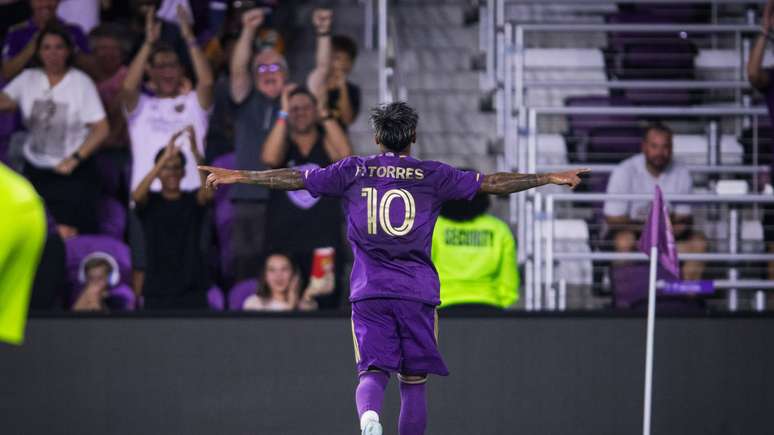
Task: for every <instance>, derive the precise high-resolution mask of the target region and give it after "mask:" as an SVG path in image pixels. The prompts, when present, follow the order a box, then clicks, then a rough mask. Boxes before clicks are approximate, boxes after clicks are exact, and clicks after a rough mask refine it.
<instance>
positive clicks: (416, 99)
mask: <svg viewBox="0 0 774 435" xmlns="http://www.w3.org/2000/svg"><path fill="white" fill-rule="evenodd" d="M408 97H409V100H410V104H411V106H412V107H414V108H415V109H416V110H417V111H418V112H419V114H420V116H421V115H422V114H423V113H425V112H441V111H443V112H450V113H475V112H477V111H478V110H479V109H478V107H479V98H480V93H479V91H478V90H473V91H462V90H456V89H455V90H453V91H436V90H418V89H413V90H411V93H410V94H409V95H408Z"/></svg>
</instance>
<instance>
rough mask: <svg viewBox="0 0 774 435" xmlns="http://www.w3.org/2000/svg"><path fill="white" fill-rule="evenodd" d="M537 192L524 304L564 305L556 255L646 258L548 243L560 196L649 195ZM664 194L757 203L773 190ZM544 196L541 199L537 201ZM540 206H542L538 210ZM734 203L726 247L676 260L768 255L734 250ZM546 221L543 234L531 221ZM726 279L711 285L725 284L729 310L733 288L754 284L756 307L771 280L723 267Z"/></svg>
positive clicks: (772, 200) (773, 200) (634, 197)
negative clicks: (565, 248) (742, 275)
mask: <svg viewBox="0 0 774 435" xmlns="http://www.w3.org/2000/svg"><path fill="white" fill-rule="evenodd" d="M542 197H543V195H541V194H537V195H536V197H535V199H536V202H535V206H534V214H533V219H532V221H533V225H534V229H533V231H534V235H533V237H532V239H533V243H534V247H533V259H532V260H530V261H528V262H527V264H526V266H525V267H527V268H531V270H532V272H531V274H530V275H531V276H532V277H533V279H532V280H530V282H528V283H525V306H526V309H527V310H541V309H544V307H545V309H548V310H556V309H560V310H562V309H564V307H565V306H566V290H565V287H566V286H565V285H564V284H563V283H560V282H557V280H556V279H555V276H554V270H555V262H556V261H559V260H565V261H566V260H590V261H616V260H619V261H620V260H626V261H646V260H647V257H646V255H645V254H644V253H640V252H632V253H619V252H557V251H556V250H555V247H554V241H555V239H554V232H555V227H554V226H555V222H556V213H555V210H556V204H557V203H560V202H567V203H573V202H604V201H610V200H627V201H650V200H652V195H648V194H606V193H549V194H546V195H545V201H543V200H542ZM664 198H665V200H667V201H671V202H679V203H694V204H700V203H701V204H715V205H717V204H727V205H737V206H739V205H744V204H747V205H750V204H755V205H761V204H774V196H772V195H760V194H748V195H719V194H691V195H677V194H665V195H664ZM543 202H545V204H543ZM543 210H545V211H543ZM738 211H739V210H738V209H737V208H733V207H732V208H730V209H729V210H728V212H729V220H728V222H729V240H728V242H729V244H728V246H729V249H728V252H710V253H684V254H680V255H679V258H680V260H681V261H684V260H695V261H703V262H723V263H732V264H736V263H740V262H749V261H762V262H763V261H774V254H756V253H740V252H739V244H740V243H739V242H740V240H739V233H738V231H737V227H738V224H739V214H738ZM541 221H543V222H546V223H547V225H546V227H547V228H546V229H545V230H546V234H545V237H543V235H542V234H541V232H542V231H543V229H544V228H543V227H544V225H542V224H535V222H541ZM543 240H545V250H544V249H543V246H542V245H543ZM728 278H729V279H728V280H719V281H715V287H716V288H725V289H727V290H728V293H727V300H728V308H729V310H730V311H735V310H736V308H737V290H741V289H744V290H754V291H756V292H758V293H759V294H758V295H756V299H755V300H756V309H760V310H762V309H764V308H765V298H763V297H762V295H763V293H762V292H763V290H764V289H774V281H763V280H742V279H738V277H737V273H736V270H735V268H734V267H731V268H729V270H728Z"/></svg>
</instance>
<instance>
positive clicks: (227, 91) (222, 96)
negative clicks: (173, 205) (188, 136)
mask: <svg viewBox="0 0 774 435" xmlns="http://www.w3.org/2000/svg"><path fill="white" fill-rule="evenodd" d="M237 38H238V35H234V34H226V35H224V36H222V37H220V39H219V41H220V43H221V44H222V46H223V47H224V50H225V56H226V58H227V59H230V58H231V56H232V55H233V53H234V46H235V45H236V41H237ZM218 74H219V75H218V78H217V80H216V81H215V89H214V91H213V105H212V116H210V123H209V127H208V129H207V149H206V152H205V154H204V159H205V160H206V161H207V162H212V161H213V160H215V159H216V158H218V157H220V156H222V155H224V154H227V153H230V152H233V151H234V118H235V116H236V115H235V114H234V111H235V108H234V104H233V103H232V102H231V85H230V83H229V82H230V80H231V79H230V74H229V69H228V63H225V62H224V63H223V68H221V69H220V72H219V73H218Z"/></svg>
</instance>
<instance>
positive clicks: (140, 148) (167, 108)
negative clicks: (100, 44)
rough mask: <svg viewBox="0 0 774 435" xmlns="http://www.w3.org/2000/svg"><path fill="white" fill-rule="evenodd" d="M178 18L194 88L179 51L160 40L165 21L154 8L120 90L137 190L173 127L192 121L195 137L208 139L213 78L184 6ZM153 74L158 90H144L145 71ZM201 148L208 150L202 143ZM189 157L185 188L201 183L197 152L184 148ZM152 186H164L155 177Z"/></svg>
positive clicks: (181, 126)
mask: <svg viewBox="0 0 774 435" xmlns="http://www.w3.org/2000/svg"><path fill="white" fill-rule="evenodd" d="M178 11H179V12H180V14H179V16H178V19H179V23H180V29H181V31H182V33H183V37H184V38H185V40H186V43H187V44H188V50H189V54H190V56H191V59H193V62H194V69H195V70H196V75H197V77H198V81H197V82H196V88H195V89H194V90H188V89H185V88H186V86H185V76H184V74H183V68H182V67H181V65H180V59H179V56H178V55H177V53H176V52H175V51H174V50H173V49H172V48H171V47H170V46H169V45H166V44H164V43H158V40H159V36H160V32H161V25H160V23H159V22H157V21H155V20H154V18H153V9H152V8H151V9H149V10H148V12H147V15H146V27H147V31H146V34H145V43H144V44H143V46H142V48H141V49H140V50H139V51H138V52H137V55H136V56H135V57H134V60H132V63H131V65H130V66H129V71H128V73H127V75H126V79H125V80H124V84H123V91H122V95H121V99H122V102H123V104H124V107H125V108H126V112H127V118H128V124H129V136H130V139H131V148H132V160H133V162H132V175H131V179H132V181H131V186H132V190H134V189H136V188H137V186H138V185H139V183H140V180H142V177H143V176H144V175H145V174H147V173H148V172H149V171H150V170H151V169H152V168H153V158H154V155H156V153H157V152H158V151H159V149H163V147H164V144H166V143H167V139H168V138H169V137H170V136H172V135H173V134H174V132H176V131H178V130H180V129H182V128H183V127H185V126H187V125H193V129H194V132H195V135H196V143H199V144H201V143H202V142H203V137H204V133H205V132H206V130H207V117H208V110H209V109H210V107H211V106H212V87H213V78H212V72H211V70H210V66H209V64H208V63H207V59H206V58H205V57H204V54H203V53H202V51H201V50H200V49H199V47H198V46H197V45H196V40H195V38H194V35H193V31H192V30H191V27H190V26H189V24H188V18H187V17H186V16H185V12H184V11H183V10H182V8H179V9H178ZM144 72H147V73H148V76H149V77H150V87H151V88H152V89H153V92H154V93H155V94H154V95H147V94H145V93H142V92H141V91H140V84H141V83H140V82H141V80H142V77H143V73H144ZM197 152H198V153H200V154H204V150H203V149H202V148H199V149H198V150H197ZM183 153H184V154H185V157H186V159H185V160H186V161H187V162H188V164H187V167H186V168H185V169H186V170H185V174H186V175H185V177H184V178H183V179H182V180H181V182H182V188H183V189H185V190H193V189H196V188H198V187H199V185H200V180H199V176H198V173H197V170H196V163H195V162H196V159H195V155H194V154H192V153H190V152H189V151H188V149H184V150H183ZM152 188H153V190H155V191H157V190H159V189H160V184H159V183H154V185H153V186H152Z"/></svg>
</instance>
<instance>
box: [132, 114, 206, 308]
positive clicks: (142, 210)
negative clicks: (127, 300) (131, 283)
mask: <svg viewBox="0 0 774 435" xmlns="http://www.w3.org/2000/svg"><path fill="white" fill-rule="evenodd" d="M182 135H186V136H187V137H188V138H189V141H190V149H191V154H192V155H193V156H194V158H195V159H196V162H202V155H201V154H200V152H199V150H198V147H197V145H196V134H195V132H194V129H193V127H192V126H188V127H186V128H185V129H183V130H181V131H179V132H177V133H175V134H174V135H172V137H171V138H170V139H169V142H168V143H167V146H166V147H164V148H162V149H161V150H159V152H158V153H157V154H156V158H155V162H156V164H155V165H154V166H153V168H151V170H150V171H149V172H148V174H147V175H146V176H145V178H143V179H142V181H140V183H139V184H138V186H137V188H136V189H135V190H134V192H133V193H132V199H133V200H134V202H135V210H136V213H137V216H138V218H139V220H140V222H141V225H142V232H143V233H144V236H145V244H144V249H145V251H146V256H147V257H146V261H145V264H146V266H145V267H146V269H145V274H144V280H143V282H142V283H139V284H138V283H135V285H137V286H139V287H140V288H135V292H136V293H137V294H138V295H144V298H145V304H144V305H145V308H147V309H177V308H179V309H187V308H205V307H206V306H207V299H206V291H207V289H208V288H209V282H208V279H209V278H208V276H207V263H206V260H205V255H204V250H203V249H202V245H203V243H201V240H200V239H201V237H202V234H203V232H204V225H205V219H204V215H205V211H206V206H207V204H208V203H209V202H210V199H211V192H210V191H209V190H208V189H205V188H203V187H202V188H200V189H197V190H194V191H191V190H184V189H183V188H182V185H181V184H182V179H183V177H184V176H185V171H186V169H185V168H186V167H187V166H186V162H185V159H186V157H185V155H184V154H183V153H182V152H181V151H180V149H179V148H178V147H177V146H176V145H175V143H176V141H177V140H178V138H179V137H181V136H182ZM199 175H200V176H201V174H199ZM156 179H159V180H160V182H161V192H151V184H152V183H153V182H154V180H156Z"/></svg>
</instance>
